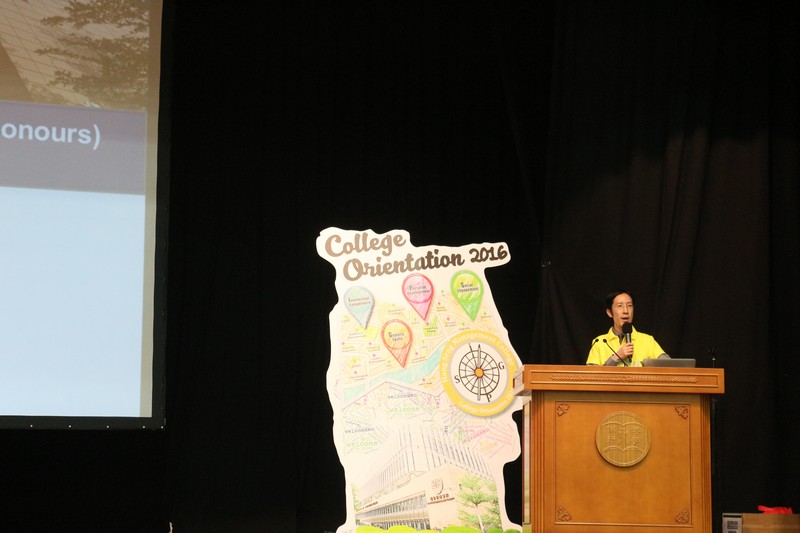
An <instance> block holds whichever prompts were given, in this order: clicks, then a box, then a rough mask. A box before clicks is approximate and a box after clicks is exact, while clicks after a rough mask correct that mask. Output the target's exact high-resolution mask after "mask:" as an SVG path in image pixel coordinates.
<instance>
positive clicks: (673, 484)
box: [514, 365, 725, 533]
mask: <svg viewBox="0 0 800 533" xmlns="http://www.w3.org/2000/svg"><path fill="white" fill-rule="evenodd" d="M514 389H515V394H517V395H520V396H522V395H524V396H530V402H528V403H526V404H525V407H524V411H523V417H524V419H523V431H522V433H523V439H522V440H523V445H522V463H523V502H522V503H523V516H522V518H523V531H525V532H526V533H527V532H531V533H555V532H563V533H600V532H608V533H619V532H631V533H633V532H635V533H671V532H674V533H694V532H697V533H700V532H702V533H711V531H712V528H711V523H712V515H711V444H710V441H711V424H710V418H711V417H710V400H709V395H711V394H722V393H724V392H725V375H724V371H723V370H722V369H712V368H652V367H648V368H645V367H635V368H628V367H600V366H572V365H567V366H563V365H525V366H524V367H523V368H522V370H521V371H519V372H518V373H517V374H516V376H515V378H514Z"/></svg>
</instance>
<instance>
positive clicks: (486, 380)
mask: <svg viewBox="0 0 800 533" xmlns="http://www.w3.org/2000/svg"><path fill="white" fill-rule="evenodd" d="M516 370H517V363H516V356H515V355H514V352H513V351H512V350H511V349H510V348H509V347H508V346H507V345H506V344H505V343H504V342H503V341H502V340H501V339H500V338H499V337H497V336H496V335H494V334H493V333H489V332H487V331H480V330H469V331H464V332H462V333H459V334H458V335H456V336H455V337H453V338H452V339H450V340H449V341H448V342H447V344H446V345H445V347H444V348H443V349H442V357H441V361H440V363H439V375H440V377H441V379H442V385H443V386H444V389H445V391H446V392H447V395H448V396H450V399H451V400H452V401H453V403H455V404H456V405H457V406H458V407H459V408H461V409H462V410H463V411H466V412H468V413H470V414H473V415H477V416H491V415H494V414H497V413H499V412H501V411H502V410H503V409H505V408H506V407H507V406H508V405H509V404H510V403H511V401H512V400H513V399H514V395H513V391H512V387H511V381H512V376H513V375H514V372H515V371H516Z"/></svg>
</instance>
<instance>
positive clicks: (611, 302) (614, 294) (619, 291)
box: [606, 289, 636, 309]
mask: <svg viewBox="0 0 800 533" xmlns="http://www.w3.org/2000/svg"><path fill="white" fill-rule="evenodd" d="M620 294H627V295H628V296H630V297H631V302H632V303H633V305H634V306H635V305H636V298H634V297H633V294H632V293H631V291H626V290H623V289H616V290H613V291H611V292H609V293H608V295H607V296H606V309H611V306H612V305H614V298H616V297H617V296H619V295H620Z"/></svg>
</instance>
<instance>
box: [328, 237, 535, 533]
mask: <svg viewBox="0 0 800 533" xmlns="http://www.w3.org/2000/svg"><path fill="white" fill-rule="evenodd" d="M317 251H318V252H319V254H320V256H322V257H323V258H325V259H326V260H328V261H330V262H331V263H332V264H333V265H334V267H335V268H336V290H337V293H338V294H339V301H338V303H337V304H336V306H335V307H334V309H333V311H332V312H331V314H330V330H331V359H330V366H329V368H328V374H327V376H328V378H327V379H328V394H329V396H330V401H331V405H332V407H333V413H334V432H333V435H334V441H335V444H336V449H337V451H338V453H339V458H340V460H341V462H342V464H343V466H344V469H345V480H346V494H345V497H346V501H347V522H346V524H344V525H342V526H341V527H340V528H339V529H338V531H339V533H352V532H353V531H356V532H360V531H372V529H369V526H373V527H377V528H381V529H382V530H383V529H388V528H390V527H391V526H396V525H403V526H409V527H411V528H414V530H416V531H429V530H436V531H441V530H443V529H445V528H447V527H448V526H467V527H471V528H474V530H475V531H476V532H483V531H499V530H500V529H501V528H502V530H508V529H510V528H511V527H512V524H511V523H510V521H509V519H508V517H507V515H506V510H505V504H504V496H505V483H504V480H503V466H504V465H505V464H506V463H508V462H509V461H513V460H514V459H516V458H517V457H518V456H519V451H520V448H519V432H518V430H517V426H516V424H515V422H514V420H513V418H512V413H513V411H516V410H519V409H520V408H521V407H522V400H521V399H520V398H517V397H515V396H514V395H513V375H514V372H515V371H516V370H517V369H518V368H519V367H520V366H521V361H520V359H519V357H518V356H517V354H516V353H515V352H514V350H513V348H512V347H511V344H510V341H509V339H508V334H507V332H506V330H505V329H504V328H503V323H502V321H501V320H500V315H499V313H498V311H497V309H496V308H495V305H494V302H493V300H492V293H491V290H490V289H489V286H488V284H487V283H486V279H485V277H484V275H483V271H484V269H485V268H488V267H493V266H498V265H502V264H504V263H506V262H508V261H509V259H510V255H509V251H508V246H507V245H506V244H505V243H483V244H473V245H468V246H461V247H456V248H453V247H445V246H425V247H420V248H417V247H415V246H413V245H412V244H411V238H410V235H409V233H408V232H406V231H400V230H393V231H389V232H387V233H384V234H376V233H374V232H373V231H346V230H341V229H337V228H328V229H326V230H325V231H323V232H322V233H321V235H320V236H319V238H318V239H317ZM515 528H516V529H517V530H519V529H520V528H519V526H515ZM459 531H464V529H459ZM468 531H469V530H468Z"/></svg>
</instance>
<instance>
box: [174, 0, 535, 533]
mask: <svg viewBox="0 0 800 533" xmlns="http://www.w3.org/2000/svg"><path fill="white" fill-rule="evenodd" d="M217 9H218V8H217V7H215V8H214V9H212V8H211V7H206V8H204V9H199V8H198V7H197V6H196V5H195V4H194V3H191V4H180V3H179V4H178V5H177V6H176V12H175V29H174V32H175V33H174V36H173V39H174V47H175V51H174V55H175V61H174V68H175V71H174V73H173V76H174V89H173V100H174V110H173V117H172V118H173V122H172V125H173V146H172V148H173V149H172V168H173V174H172V183H171V193H172V194H171V197H172V198H171V212H170V217H171V218H170V220H171V228H170V230H171V231H170V241H171V255H170V259H171V261H170V279H171V280H173V282H172V283H171V285H170V287H171V292H170V330H169V331H170V333H171V334H170V344H169V353H170V357H171V358H172V363H171V367H170V368H171V373H170V374H169V375H168V380H169V382H170V383H172V388H171V391H172V392H171V393H170V398H169V402H168V410H169V411H170V416H168V420H169V423H168V430H167V432H168V435H169V446H170V450H169V461H168V462H169V466H168V484H167V491H166V497H167V502H168V509H169V511H170V518H171V519H172V521H173V523H174V524H175V531H176V532H178V533H182V532H192V533H193V532H204V531H208V532H219V531H234V530H235V531H242V532H243V531H270V532H272V531H275V532H278V531H280V532H283V531H299V532H310V533H315V532H316V533H322V532H323V531H333V530H335V529H336V528H337V527H338V526H339V525H341V524H342V523H343V522H344V519H345V514H344V513H345V503H344V498H345V490H347V489H346V487H345V486H344V476H343V472H342V468H341V465H340V463H339V459H338V456H337V455H336V450H335V449H334V446H333V438H332V413H331V407H330V403H329V401H328V397H327V389H326V381H325V373H326V371H327V367H328V364H329V359H330V346H329V330H328V313H329V312H330V311H331V309H332V308H333V306H334V304H335V303H336V301H335V299H336V294H335V290H334V287H333V282H334V272H333V270H332V269H331V268H330V265H329V264H328V263H327V262H326V261H325V260H323V259H322V258H320V257H319V256H318V255H317V254H316V249H315V240H316V237H317V235H318V234H319V232H320V231H321V230H323V229H324V228H326V227H329V226H337V227H342V228H347V229H373V230H375V231H378V232H385V231H388V230H391V229H395V228H398V229H405V230H408V231H409V232H410V234H411V238H412V240H413V243H414V244H416V245H426V244H442V245H460V244H468V243H471V242H499V241H502V242H506V243H507V244H508V247H509V249H510V250H511V254H512V258H513V259H512V261H511V263H510V264H509V265H506V266H504V267H503V268H502V272H501V271H498V272H491V271H490V272H487V274H486V275H487V278H488V279H489V283H490V284H491V288H492V294H493V295H494V298H495V302H496V304H497V306H498V308H499V309H500V310H501V312H502V315H503V318H504V323H505V325H506V327H507V329H508V330H509V335H510V337H511V340H512V343H514V344H515V346H517V349H518V350H519V351H520V353H521V355H523V356H525V355H526V354H525V348H526V347H527V346H528V345H529V344H530V338H531V337H530V335H531V330H530V327H531V324H532V323H533V314H534V311H535V302H536V300H537V296H538V295H537V292H536V290H537V283H536V278H535V277H532V276H531V274H530V269H529V265H530V264H532V263H535V262H536V261H538V256H539V251H538V246H537V245H536V243H538V242H539V226H538V215H537V213H536V211H535V208H534V207H533V205H534V204H535V203H536V202H541V197H542V195H541V193H540V190H541V187H540V182H539V181H538V180H537V179H535V176H536V175H537V174H536V173H538V174H539V175H540V174H541V170H537V169H543V165H544V163H543V162H544V160H545V158H544V150H545V147H544V138H545V135H546V128H545V127H544V126H545V121H543V120H541V118H539V115H541V114H542V112H543V111H544V110H545V109H546V100H545V99H543V97H541V96H538V95H537V91H546V90H547V88H548V82H547V77H546V74H545V75H542V74H541V72H540V68H539V67H540V66H541V65H540V64H539V63H536V62H537V61H538V62H541V61H549V57H550V56H549V53H547V54H543V53H542V47H543V46H545V47H546V46H549V39H547V38H545V35H546V34H542V33H536V34H532V33H529V31H528V30H529V28H531V27H533V26H534V25H536V26H539V25H544V24H545V23H547V24H548V25H549V20H550V17H549V16H544V17H542V16H539V14H540V13H542V12H544V13H547V9H549V7H546V8H533V7H522V6H521V4H520V5H514V6H508V7H503V6H500V7H497V8H492V9H490V8H489V6H488V5H487V3H485V2H482V1H481V2H477V1H476V2H465V3H459V4H458V5H457V6H456V5H455V4H452V5H451V4H440V3H422V2H420V3H411V4H409V3H402V2H401V3H396V2H392V3H367V2H359V3H356V4H343V5H332V4H328V3H316V2H297V3H294V4H292V5H291V7H287V6H279V5H265V6H261V7H259V8H254V7H248V9H247V10H243V11H241V12H237V13H234V12H232V11H230V10H225V11H224V16H221V13H222V11H218V10H217ZM205 35H209V36H224V37H214V38H209V39H205V38H203V37H204V36H205ZM532 95H536V96H533V97H532ZM512 103H513V107H512ZM498 270H499V269H498ZM520 347H522V348H520ZM508 470H509V477H510V479H511V480H519V479H520V475H519V468H518V465H517V466H513V465H512V466H510V467H509V469H508ZM512 482H513V485H514V486H515V487H519V482H518V481H512ZM508 492H509V495H508V510H509V514H510V515H511V516H516V517H518V516H519V515H520V512H519V508H520V502H521V496H520V493H519V490H518V489H516V490H513V489H512V490H510V491H508ZM517 520H518V518H517Z"/></svg>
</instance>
